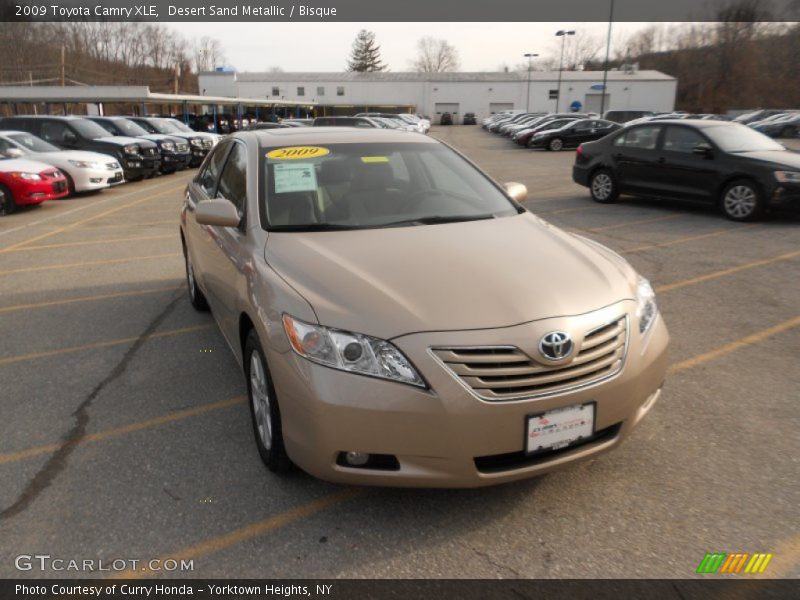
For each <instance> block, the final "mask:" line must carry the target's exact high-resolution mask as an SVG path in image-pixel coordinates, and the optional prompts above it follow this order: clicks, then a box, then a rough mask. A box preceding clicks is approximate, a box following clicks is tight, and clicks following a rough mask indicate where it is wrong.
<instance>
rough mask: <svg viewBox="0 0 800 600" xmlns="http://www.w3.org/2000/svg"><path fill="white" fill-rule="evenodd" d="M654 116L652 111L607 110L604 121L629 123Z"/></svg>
mask: <svg viewBox="0 0 800 600" xmlns="http://www.w3.org/2000/svg"><path fill="white" fill-rule="evenodd" d="M654 114H655V113H654V112H653V111H652V110H607V111H606V112H605V113H604V114H603V119H605V120H606V121H613V122H614V123H627V122H628V121H633V120H634V119H641V118H642V117H650V116H653V115H654Z"/></svg>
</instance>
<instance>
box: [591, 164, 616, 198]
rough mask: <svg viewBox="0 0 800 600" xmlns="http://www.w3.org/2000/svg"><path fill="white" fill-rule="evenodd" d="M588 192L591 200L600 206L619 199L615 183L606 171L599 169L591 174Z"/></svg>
mask: <svg viewBox="0 0 800 600" xmlns="http://www.w3.org/2000/svg"><path fill="white" fill-rule="evenodd" d="M589 190H590V191H591V194H592V200H594V201H595V202H599V203H600V204H611V203H612V202H616V201H617V198H619V190H618V189H617V182H616V180H615V179H614V175H612V173H611V171H609V170H608V169H599V170H597V171H595V172H594V173H592V177H591V179H590V180H589Z"/></svg>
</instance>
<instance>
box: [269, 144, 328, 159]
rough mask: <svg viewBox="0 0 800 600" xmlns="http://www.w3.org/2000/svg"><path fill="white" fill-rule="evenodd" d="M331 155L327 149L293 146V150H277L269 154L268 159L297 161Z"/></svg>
mask: <svg viewBox="0 0 800 600" xmlns="http://www.w3.org/2000/svg"><path fill="white" fill-rule="evenodd" d="M328 154H330V150H328V149H327V148H321V147H319V146H292V147H291V148H277V149H276V150H270V151H269V152H267V158H271V159H272V160H297V159H299V158H317V157H319V156H326V155H328Z"/></svg>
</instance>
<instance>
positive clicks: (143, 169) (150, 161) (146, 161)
mask: <svg viewBox="0 0 800 600" xmlns="http://www.w3.org/2000/svg"><path fill="white" fill-rule="evenodd" d="M119 162H120V164H121V165H122V170H123V171H124V173H125V179H141V178H142V177H150V176H152V175H155V174H156V173H158V171H159V170H160V169H161V156H160V155H155V156H153V155H147V156H144V155H140V154H126V155H125V157H124V158H122V159H121V160H120V161H119Z"/></svg>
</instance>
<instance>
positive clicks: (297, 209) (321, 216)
mask: <svg viewBox="0 0 800 600" xmlns="http://www.w3.org/2000/svg"><path fill="white" fill-rule="evenodd" d="M278 150H279V149H277V148H262V153H261V155H262V156H266V158H265V159H264V160H263V162H262V167H261V168H262V169H263V170H264V173H263V174H262V175H263V176H262V178H261V181H262V182H263V183H262V185H263V186H264V187H263V193H262V197H261V202H262V206H265V208H266V210H265V214H266V221H267V225H268V226H269V228H270V229H273V230H281V229H284V230H290V231H297V230H300V231H302V230H324V229H369V228H376V227H391V226H395V225H396V226H413V225H421V224H423V223H422V222H421V221H426V220H427V221H430V222H435V221H447V220H454V221H457V220H473V219H476V218H493V217H504V216H510V215H515V214H517V212H518V209H517V208H516V206H515V205H514V204H513V203H512V202H511V201H510V200H509V199H508V198H507V197H506V196H505V195H504V194H503V193H502V192H501V191H500V190H499V189H498V188H497V187H496V186H495V185H494V184H493V183H492V182H491V181H490V180H489V179H487V178H486V177H485V176H484V175H483V174H482V173H481V172H480V171H478V170H476V169H475V168H474V167H473V166H472V165H470V164H469V163H468V162H467V161H465V160H464V159H463V158H461V157H460V156H459V155H458V154H456V153H455V152H453V151H452V150H450V149H449V148H447V147H446V146H443V145H441V144H431V143H419V144H417V143H403V144H331V145H328V146H325V147H324V148H323V147H316V146H315V147H313V149H311V150H309V149H308V148H303V150H305V151H306V152H307V153H310V154H312V155H314V156H313V157H312V158H307V159H306V158H303V159H291V160H287V159H281V158H277V157H276V156H275V155H276V154H277V155H280V154H281V152H278Z"/></svg>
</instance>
